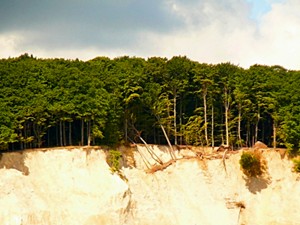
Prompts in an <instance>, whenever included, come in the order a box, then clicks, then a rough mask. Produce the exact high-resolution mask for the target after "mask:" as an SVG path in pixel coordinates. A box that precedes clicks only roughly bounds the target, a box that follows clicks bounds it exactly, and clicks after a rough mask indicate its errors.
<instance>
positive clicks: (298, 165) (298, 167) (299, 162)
mask: <svg viewBox="0 0 300 225" xmlns="http://www.w3.org/2000/svg"><path fill="white" fill-rule="evenodd" d="M293 163H294V171H295V172H297V173H300V158H297V159H293Z"/></svg>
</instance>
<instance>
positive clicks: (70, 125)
mask: <svg viewBox="0 0 300 225" xmlns="http://www.w3.org/2000/svg"><path fill="white" fill-rule="evenodd" d="M69 145H72V123H71V122H69Z"/></svg>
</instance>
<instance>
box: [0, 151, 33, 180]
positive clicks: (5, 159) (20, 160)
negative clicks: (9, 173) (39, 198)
mask: <svg viewBox="0 0 300 225" xmlns="http://www.w3.org/2000/svg"><path fill="white" fill-rule="evenodd" d="M25 159H26V153H25V152H11V153H1V154H0V168H1V169H2V168H6V169H15V170H18V171H20V172H22V173H23V175H26V176H27V175H29V168H28V167H27V166H26V165H25Z"/></svg>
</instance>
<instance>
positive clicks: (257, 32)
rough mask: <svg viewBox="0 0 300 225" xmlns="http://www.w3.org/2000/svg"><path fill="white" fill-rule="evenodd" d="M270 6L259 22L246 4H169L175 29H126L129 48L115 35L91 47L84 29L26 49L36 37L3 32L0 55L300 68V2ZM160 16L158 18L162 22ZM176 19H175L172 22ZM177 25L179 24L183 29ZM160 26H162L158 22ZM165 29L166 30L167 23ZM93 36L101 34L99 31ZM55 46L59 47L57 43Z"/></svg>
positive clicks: (170, 0) (236, 0)
mask: <svg viewBox="0 0 300 225" xmlns="http://www.w3.org/2000/svg"><path fill="white" fill-rule="evenodd" d="M270 4H271V9H270V10H269V11H268V12H267V13H266V14H264V15H263V16H262V17H261V18H260V20H259V21H256V20H251V19H250V14H251V4H249V3H247V1H245V0H244V1H242V0H201V1H200V0H186V1H183V0H166V6H167V7H168V10H167V11H166V14H168V21H169V22H168V23H170V24H172V26H173V28H174V29H167V30H165V31H164V32H161V30H160V29H158V28H157V29H156V28H155V29H152V28H151V29H148V27H143V26H141V27H139V28H136V29H135V30H134V34H132V31H133V30H132V29H129V30H128V31H127V32H126V30H124V32H123V34H124V37H125V38H127V39H128V40H130V43H131V44H126V43H127V41H124V42H120V41H122V37H121V38H120V36H119V37H116V41H117V43H115V44H114V37H110V38H111V43H110V44H109V45H101V44H99V45H95V44H90V45H89V39H86V36H89V31H88V30H86V32H87V34H86V35H85V36H84V37H83V40H76V38H78V39H79V38H81V37H75V38H74V39H75V42H74V43H73V42H72V41H74V40H73V39H68V37H66V40H69V42H70V44H69V45H67V46H66V47H64V45H60V46H59V47H55V48H49V46H47V45H43V43H39V42H35V41H32V42H31V44H30V45H28V44H26V41H27V40H26V35H27V37H30V38H31V39H32V40H34V38H35V37H34V36H31V35H28V34H26V35H24V33H23V34H21V33H16V32H14V33H11V34H9V33H6V34H0V48H1V52H0V57H8V56H17V55H20V54H22V53H24V52H28V53H30V54H34V55H35V56H37V57H51V58H53V57H64V58H80V59H84V60H87V59H91V58H94V57H96V56H98V55H101V56H102V55H104V56H108V57H116V56H120V55H129V56H141V57H145V58H147V57H151V56H166V57H169V58H170V57H172V56H174V55H186V56H187V57H189V58H191V59H193V60H197V61H200V62H208V63H219V62H232V63H234V64H238V65H241V66H243V67H248V66H250V65H253V64H256V63H257V64H268V65H274V64H278V65H282V66H284V67H286V68H287V69H300V61H299V58H300V41H299V37H300V14H299V10H300V2H298V1H297V0H286V1H283V0H280V1H279V0H272V1H270ZM164 10H166V9H165V8H164ZM154 11H155V10H153V12H154ZM161 13H162V11H161V12H160V17H161V18H164V16H163V15H162V14H161ZM125 14H126V13H124V15H125ZM172 16H173V17H174V18H175V19H174V21H171V20H170V18H172ZM124 18H125V17H124ZM147 20H149V18H148V19H147ZM175 21H179V23H180V25H177V24H176V23H175ZM135 24H136V22H135ZM157 26H160V24H159V23H158V22H157ZM163 27H167V26H166V24H164V25H163ZM99 32H100V31H99ZM102 32H105V30H104V31H102ZM31 34H34V33H31ZM91 34H92V35H97V32H95V31H93V32H92V33H91ZM119 34H120V33H118V32H116V33H115V35H119ZM56 35H59V33H58V34H56ZM99 35H100V34H99ZM91 38H93V37H91ZM38 39H39V38H38ZM54 40H55V39H54ZM76 41H81V42H84V41H86V42H87V44H86V45H84V46H82V45H76ZM94 42H95V40H94ZM72 43H73V44H72ZM91 43H92V42H91ZM52 44H54V45H55V41H54V42H53V43H52Z"/></svg>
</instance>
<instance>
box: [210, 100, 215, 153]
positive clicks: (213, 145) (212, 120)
mask: <svg viewBox="0 0 300 225" xmlns="http://www.w3.org/2000/svg"><path fill="white" fill-rule="evenodd" d="M214 120H215V119H214V105H213V104H212V105H211V147H212V149H213V150H214V148H215V137H214V135H215V134H214V126H215V124H214Z"/></svg>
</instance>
